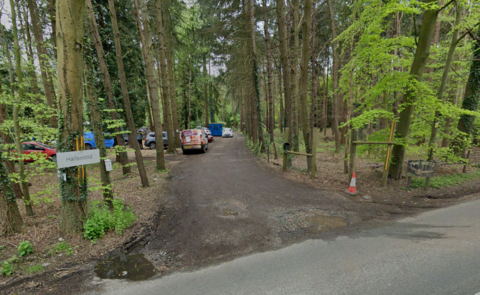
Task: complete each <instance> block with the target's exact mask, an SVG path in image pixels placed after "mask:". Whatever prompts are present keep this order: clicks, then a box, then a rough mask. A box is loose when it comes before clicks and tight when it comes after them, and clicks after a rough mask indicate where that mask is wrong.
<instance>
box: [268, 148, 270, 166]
mask: <svg viewBox="0 0 480 295" xmlns="http://www.w3.org/2000/svg"><path fill="white" fill-rule="evenodd" d="M267 163H270V145H267Z"/></svg>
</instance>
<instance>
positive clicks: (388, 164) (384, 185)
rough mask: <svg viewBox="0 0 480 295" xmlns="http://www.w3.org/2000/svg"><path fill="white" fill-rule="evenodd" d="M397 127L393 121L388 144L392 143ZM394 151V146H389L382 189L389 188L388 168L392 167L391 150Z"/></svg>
mask: <svg viewBox="0 0 480 295" xmlns="http://www.w3.org/2000/svg"><path fill="white" fill-rule="evenodd" d="M394 126H395V121H392V126H391V127H390V136H389V138H388V142H392V137H393V127H394ZM391 149H392V145H390V144H389V145H388V147H387V157H386V158H385V165H384V169H383V175H382V187H387V180H388V168H389V166H390V150H391Z"/></svg>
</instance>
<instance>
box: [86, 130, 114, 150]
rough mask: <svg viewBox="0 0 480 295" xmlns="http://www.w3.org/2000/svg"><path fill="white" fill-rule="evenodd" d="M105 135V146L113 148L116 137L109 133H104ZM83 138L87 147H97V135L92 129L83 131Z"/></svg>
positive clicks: (87, 148)
mask: <svg viewBox="0 0 480 295" xmlns="http://www.w3.org/2000/svg"><path fill="white" fill-rule="evenodd" d="M103 135H104V137H105V147H106V148H111V147H113V145H114V143H115V139H114V138H113V137H112V136H111V135H110V134H108V133H103ZM83 138H84V141H85V149H86V150H91V149H96V148H97V143H96V142H95V136H94V135H93V132H92V131H87V132H83Z"/></svg>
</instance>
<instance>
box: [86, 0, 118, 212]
mask: <svg viewBox="0 0 480 295" xmlns="http://www.w3.org/2000/svg"><path fill="white" fill-rule="evenodd" d="M86 2H87V6H91V0H87V1H86ZM89 8H90V7H89ZM86 68H88V65H86ZM87 72H88V76H89V77H88V78H87V77H85V88H86V91H85V93H86V98H87V104H88V106H89V108H90V111H91V112H90V121H91V123H92V124H91V126H92V127H93V134H94V136H95V139H96V143H97V148H98V149H99V150H100V179H101V181H102V191H103V201H104V202H105V203H106V204H107V205H108V206H109V207H110V208H113V204H112V200H113V185H112V182H111V181H110V172H109V171H107V169H106V167H105V159H107V157H108V155H107V149H106V148H105V137H104V136H103V127H102V118H101V116H100V110H99V108H98V99H97V94H96V93H95V89H94V85H93V81H94V77H93V71H92V70H91V69H87ZM89 80H90V81H89Z"/></svg>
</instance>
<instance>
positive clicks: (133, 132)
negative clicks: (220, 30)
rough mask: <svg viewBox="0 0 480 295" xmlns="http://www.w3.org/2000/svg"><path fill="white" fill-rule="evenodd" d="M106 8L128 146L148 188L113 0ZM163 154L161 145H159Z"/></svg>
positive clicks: (109, 0)
mask: <svg viewBox="0 0 480 295" xmlns="http://www.w3.org/2000/svg"><path fill="white" fill-rule="evenodd" d="M108 6H109V8H110V18H111V21H112V28H113V39H114V41H115V56H116V57H117V68H118V76H119V77H120V86H121V88H122V96H123V105H124V107H125V115H126V116H127V125H128V128H129V129H130V140H129V141H130V146H133V148H134V149H135V158H136V161H137V166H138V174H140V179H141V181H142V186H143V187H148V186H149V184H148V177H147V171H146V170H145V164H144V163H143V157H142V152H141V151H140V146H139V144H138V141H137V138H136V137H137V129H136V128H135V122H134V120H133V113H132V106H131V104H130V95H129V93H128V87H127V78H126V76H125V69H124V66H123V54H122V46H121V44H120V32H119V30H118V23H117V11H116V9H115V2H114V0H108ZM157 143H163V139H162V140H161V141H157ZM160 146H161V148H162V152H163V144H160Z"/></svg>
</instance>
